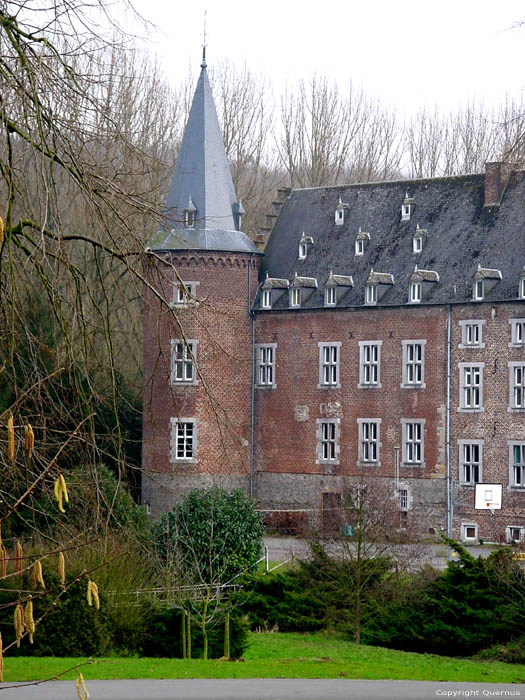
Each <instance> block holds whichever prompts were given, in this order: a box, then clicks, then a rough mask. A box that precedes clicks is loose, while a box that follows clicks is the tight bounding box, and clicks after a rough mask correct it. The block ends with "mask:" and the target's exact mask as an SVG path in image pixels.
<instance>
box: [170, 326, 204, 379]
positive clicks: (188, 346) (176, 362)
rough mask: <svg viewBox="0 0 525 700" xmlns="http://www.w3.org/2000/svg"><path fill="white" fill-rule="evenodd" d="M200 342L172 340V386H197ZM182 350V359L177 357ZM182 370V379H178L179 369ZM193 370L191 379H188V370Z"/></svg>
mask: <svg viewBox="0 0 525 700" xmlns="http://www.w3.org/2000/svg"><path fill="white" fill-rule="evenodd" d="M198 343H199V341H198V340H195V339H194V338H188V339H187V340H184V339H183V338H172V340H171V385H172V386H182V385H195V384H198V379H197V346H198ZM179 348H180V349H181V350H182V354H181V356H180V357H177V350H178V349H179ZM179 367H180V368H181V369H182V375H183V376H182V377H177V374H178V372H177V369H178V368H179ZM190 368H191V377H188V376H187V374H188V369H190Z"/></svg>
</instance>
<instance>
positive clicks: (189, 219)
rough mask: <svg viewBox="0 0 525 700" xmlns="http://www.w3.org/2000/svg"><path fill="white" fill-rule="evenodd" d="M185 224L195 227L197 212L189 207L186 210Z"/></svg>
mask: <svg viewBox="0 0 525 700" xmlns="http://www.w3.org/2000/svg"><path fill="white" fill-rule="evenodd" d="M184 226H185V227H186V228H195V212H194V211H190V210H189V209H185V210H184Z"/></svg>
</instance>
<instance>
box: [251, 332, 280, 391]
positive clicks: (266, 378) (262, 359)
mask: <svg viewBox="0 0 525 700" xmlns="http://www.w3.org/2000/svg"><path fill="white" fill-rule="evenodd" d="M276 348H277V344H276V343H267V344H266V345H256V346H255V360H256V367H255V385H256V386H258V387H270V388H271V389H275V386H276V384H275V351H276Z"/></svg>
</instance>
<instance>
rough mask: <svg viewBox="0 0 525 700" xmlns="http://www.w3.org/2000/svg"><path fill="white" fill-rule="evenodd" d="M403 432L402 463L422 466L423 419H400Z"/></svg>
mask: <svg viewBox="0 0 525 700" xmlns="http://www.w3.org/2000/svg"><path fill="white" fill-rule="evenodd" d="M401 427H402V433H403V464H404V465H408V466H413V465H415V466H418V467H419V466H424V464H423V462H424V450H423V439H424V431H425V421H424V419H423V420H405V419H403V420H402V421H401Z"/></svg>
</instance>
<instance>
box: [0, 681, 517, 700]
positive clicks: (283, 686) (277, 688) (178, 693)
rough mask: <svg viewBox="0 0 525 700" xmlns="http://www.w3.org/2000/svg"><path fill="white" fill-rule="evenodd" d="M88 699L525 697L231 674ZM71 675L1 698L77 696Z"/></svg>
mask: <svg viewBox="0 0 525 700" xmlns="http://www.w3.org/2000/svg"><path fill="white" fill-rule="evenodd" d="M87 687H88V691H89V697H90V700H390V698H396V699H398V700H436V698H476V697H477V698H523V699H525V684H524V685H504V684H496V683H431V682H428V681H421V682H420V681H359V680H355V681H354V680H342V679H333V680H318V679H308V680H290V679H286V680H285V679H278V678H265V679H258V678H256V679H244V678H243V679H234V680H222V679H221V680H134V681H89V682H88V683H87ZM76 697H77V694H76V688H75V684H74V682H73V681H58V682H50V683H44V684H42V685H40V686H37V687H36V686H29V687H27V686H26V687H20V686H19V687H18V688H16V687H13V686H11V687H9V686H6V685H3V686H1V687H0V698H1V699H2V700H4V699H7V700H10V698H12V700H75V698H76Z"/></svg>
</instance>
